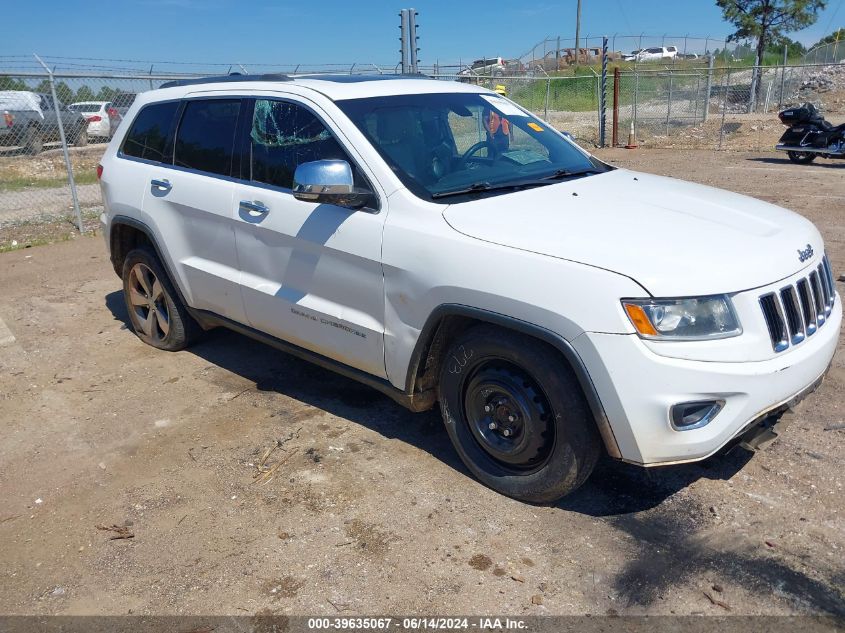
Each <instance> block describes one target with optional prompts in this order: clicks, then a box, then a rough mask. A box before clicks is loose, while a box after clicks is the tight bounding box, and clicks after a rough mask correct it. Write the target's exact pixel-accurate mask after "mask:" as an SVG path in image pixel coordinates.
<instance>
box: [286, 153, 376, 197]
mask: <svg viewBox="0 0 845 633" xmlns="http://www.w3.org/2000/svg"><path fill="white" fill-rule="evenodd" d="M372 195H373V194H372V192H371V191H369V190H366V189H360V188H356V187H355V184H354V180H353V177H352V167H350V166H349V163H347V162H346V161H345V160H315V161H311V162H309V163H302V164H301V165H299V166H298V167H297V168H296V171H295V172H294V174H293V197H294V198H296V199H297V200H302V201H303V202H316V203H318V204H321V203H322V204H334V205H337V206H339V207H346V208H347V209H359V208H361V207H363V206H364V205H366V204H367V203H368V202H369V201H370V200H371V198H372Z"/></svg>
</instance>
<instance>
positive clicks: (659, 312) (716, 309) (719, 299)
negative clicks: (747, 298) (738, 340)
mask: <svg viewBox="0 0 845 633" xmlns="http://www.w3.org/2000/svg"><path fill="white" fill-rule="evenodd" d="M622 306H623V307H624V308H625V313H626V314H627V315H628V318H629V319H631V323H633V324H634V328H636V330H637V333H638V334H639V335H640V336H641V337H642V338H648V339H657V340H662V339H666V340H675V341H696V340H705V339H716V338H728V337H729V336H739V335H740V334H742V326H740V324H739V319H738V318H737V316H736V313H735V312H734V309H733V304H732V303H731V300H730V298H729V297H728V296H727V295H714V296H712V297H688V298H686V299H623V300H622Z"/></svg>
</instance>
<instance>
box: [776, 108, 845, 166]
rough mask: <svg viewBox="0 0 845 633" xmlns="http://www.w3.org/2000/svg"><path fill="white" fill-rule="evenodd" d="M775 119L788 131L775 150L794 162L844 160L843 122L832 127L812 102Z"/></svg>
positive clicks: (806, 163)
mask: <svg viewBox="0 0 845 633" xmlns="http://www.w3.org/2000/svg"><path fill="white" fill-rule="evenodd" d="M778 117H780V122H781V123H783V124H784V125H788V126H789V129H788V130H787V131H786V132H784V135H783V136H781V137H780V141H778V144H777V145H776V146H775V149H777V150H780V151H782V152H786V154H787V156H789V160H791V161H792V162H793V163H798V164H799V165H808V164H810V163H812V162H813V161H814V160H816V158H818V157H819V156H821V157H822V158H845V123H843V124H842V125H837V126H834V125H831V124H830V123H828V122H827V121H825V120H824V117H823V116H822V115H821V113H820V112H819V111H818V110H817V109H816V107H815V106H814V105H813V104H812V103H805V104H804V105H803V106H801V107H798V108H789V109H788V110H784V111H783V112H781V113H780V114H778Z"/></svg>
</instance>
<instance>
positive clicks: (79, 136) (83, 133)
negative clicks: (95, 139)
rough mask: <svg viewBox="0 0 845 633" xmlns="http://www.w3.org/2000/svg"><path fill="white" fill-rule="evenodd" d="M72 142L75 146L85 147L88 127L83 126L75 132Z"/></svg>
mask: <svg viewBox="0 0 845 633" xmlns="http://www.w3.org/2000/svg"><path fill="white" fill-rule="evenodd" d="M73 144H74V145H75V146H76V147H85V146H86V145H88V128H87V127H84V128H82V129H81V130H79V131H78V132H77V133H76V139H75V140H74V142H73Z"/></svg>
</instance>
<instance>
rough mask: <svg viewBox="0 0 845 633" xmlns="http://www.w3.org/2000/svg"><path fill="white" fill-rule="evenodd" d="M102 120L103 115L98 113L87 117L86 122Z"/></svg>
mask: <svg viewBox="0 0 845 633" xmlns="http://www.w3.org/2000/svg"><path fill="white" fill-rule="evenodd" d="M102 120H103V117H101V116H100V115H99V114H95V115H94V116H89V117H88V123H96V122H97V121H102Z"/></svg>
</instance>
